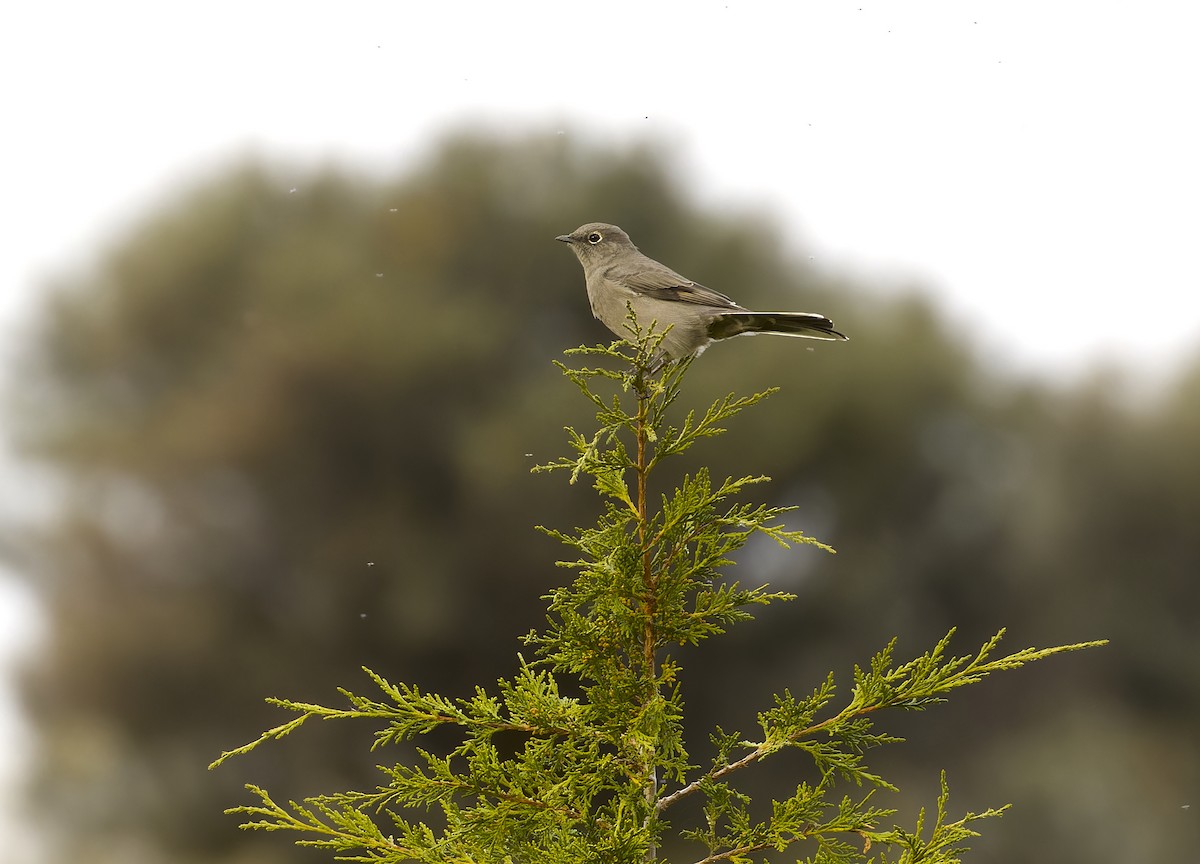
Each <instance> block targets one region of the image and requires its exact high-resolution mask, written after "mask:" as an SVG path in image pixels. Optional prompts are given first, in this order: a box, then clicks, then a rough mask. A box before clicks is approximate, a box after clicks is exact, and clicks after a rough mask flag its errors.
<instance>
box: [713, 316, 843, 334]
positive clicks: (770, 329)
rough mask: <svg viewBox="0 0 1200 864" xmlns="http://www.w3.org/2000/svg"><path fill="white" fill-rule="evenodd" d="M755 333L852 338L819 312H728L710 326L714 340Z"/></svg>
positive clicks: (714, 320) (718, 317)
mask: <svg viewBox="0 0 1200 864" xmlns="http://www.w3.org/2000/svg"><path fill="white" fill-rule="evenodd" d="M754 333H773V334H775V335H778V336H802V337H804V338H806V339H824V340H826V341H845V340H846V339H847V338H849V337H847V336H846V335H845V334H843V333H839V332H838V331H837V330H834V329H833V322H832V321H830V320H829V319H828V318H826V317H825V316H824V315H818V314H817V313H815V312H724V313H722V314H721V315H718V316H717V317H716V318H714V319H713V322H712V323H711V324H710V325H709V327H708V335H709V336H710V337H711V338H713V339H729V338H730V337H732V336H742V335H744V334H754Z"/></svg>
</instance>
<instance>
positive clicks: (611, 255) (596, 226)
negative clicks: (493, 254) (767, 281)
mask: <svg viewBox="0 0 1200 864" xmlns="http://www.w3.org/2000/svg"><path fill="white" fill-rule="evenodd" d="M555 239H556V240H561V241H562V242H563V243H567V244H569V245H570V247H571V250H572V251H573V252H574V253H575V255H576V257H578V258H579V263H580V264H582V265H583V275H584V278H585V279H586V280H587V293H588V300H589V302H590V303H591V304H592V314H593V315H595V316H596V317H597V318H598V319H600V321H601V322H602V323H603V324H604V326H605V327H607V328H608V329H609V330H611V331H612V332H613V333H616V334H617V335H618V336H621V337H624V336H626V335H627V331H626V330H625V324H626V321H627V319H628V315H629V310H628V308H627V304H632V305H633V312H634V314H635V315H636V316H637V320H638V322H639V324H640V325H641V326H643V327H649V326H650V323H651V322H652V321H657V322H658V327H657V329H658V330H659V331H662V330H666V329H667V327H668V326H669V327H670V330H669V331H668V332H667V334H666V336H665V337H664V338H663V341H662V346H661V349H660V353H661V355H662V356H660V357H659V358H658V359H659V362H660V363H661V362H663V361H665V360H682V359H684V358H685V357H694V356H697V355H699V354H700V352H702V351H703V350H704V349H705V348H707V347H708V346H709V345H710V344H712V343H713V342H715V341H717V340H719V339H729V338H731V337H733V336H743V335H746V334H755V333H773V334H776V335H778V336H802V337H805V338H808V339H824V340H826V341H836V340H845V339H846V337H845V336H844V335H842V334H841V333H839V332H838V331H836V330H834V329H833V322H832V321H830V320H829V319H828V318H826V317H825V316H824V315H818V314H816V313H815V312H751V311H750V310H749V309H745V308H743V307H741V306H739V305H738V304H736V303H734V302H733V301H732V300H730V299H729V298H728V297H726V296H725V295H724V294H721V293H719V292H717V291H713V290H712V289H711V288H705V287H704V286H703V285H701V284H699V283H698V282H693V281H692V280H691V279H685V278H684V277H683V276H680V275H679V274H678V273H676V272H675V271H674V270H672V269H671V268H670V267H667V266H666V265H664V264H659V263H658V262H657V261H655V260H654V259H653V258H647V257H646V256H645V255H643V254H642V253H641V251H640V250H639V249H638V248H637V247H636V246H634V245H633V241H631V240H630V239H629V235H628V234H626V233H625V232H624V231H622V230H621V229H620V228H618V227H617V226H616V225H606V224H605V223H603V222H589V223H588V224H587V225H581V226H580V227H578V228H576V229H575V230H574V231H572V232H571V233H570V234H562V235H559V236H558V237H556V238H555Z"/></svg>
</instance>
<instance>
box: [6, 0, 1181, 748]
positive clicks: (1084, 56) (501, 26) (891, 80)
mask: <svg viewBox="0 0 1200 864" xmlns="http://www.w3.org/2000/svg"><path fill="white" fill-rule="evenodd" d="M1198 23H1200V6H1197V5H1196V4H1194V3H1191V2H1186V0H1179V2H1167V0H1143V2H1138V3H1131V2H1124V3H1116V2H1103V0H1092V2H1054V0H1040V2H1039V0H1009V2H1005V3H999V2H991V3H984V2H971V0H941V2H904V3H897V2H889V3H884V2H865V0H862V2H836V3H835V2H809V3H799V2H787V3H785V2H764V0H760V2H755V3H749V2H738V0H728V2H703V0H691V2H664V0H641V2H633V0H603V2H595V0H593V2H578V0H577V2H573V3H564V2H561V0H560V2H554V3H550V2H524V3H522V2H509V3H496V2H487V3H484V2H479V3H454V2H441V3H433V2H421V3H416V2H402V0H392V2H377V0H376V2H350V3H343V4H333V3H306V2H297V0H292V2H246V0H243V2H237V3H233V2H224V0H212V2H207V3H204V4H182V3H164V2H161V0H160V2H153V3H151V2H127V0H109V2H104V3H91V2H88V3H84V2H78V3H69V2H57V3H56V2H40V3H34V2H29V0H26V2H23V3H22V2H10V3H8V4H6V5H5V7H4V11H3V12H0V111H2V112H3V113H2V117H3V125H4V128H5V129H6V130H7V131H6V132H4V133H2V134H3V142H4V143H3V149H2V150H0V153H2V155H3V158H2V159H0V190H3V191H2V194H3V206H2V207H0V340H3V344H4V345H5V346H6V347H5V349H3V350H8V347H7V346H11V340H12V337H13V335H14V334H17V333H19V328H20V321H21V320H22V318H23V316H24V315H25V314H27V312H28V310H29V309H30V308H32V307H33V306H34V305H35V303H36V300H37V297H38V292H39V283H41V282H42V280H43V279H44V278H45V277H46V276H47V275H50V274H53V273H55V272H60V271H62V270H63V269H65V268H67V267H70V266H72V265H74V264H78V263H80V262H83V261H86V260H87V257H88V256H89V255H91V254H94V252H95V251H96V249H97V244H100V243H102V242H104V241H105V240H106V239H110V238H111V237H112V236H113V233H114V232H115V231H118V230H119V229H120V228H122V227H123V226H124V225H126V224H128V222H129V221H130V220H132V219H133V218H134V217H135V216H136V215H137V214H138V213H139V212H141V211H142V210H143V208H145V207H146V206H148V202H151V201H155V200H162V199H163V198H164V197H169V195H170V194H171V191H172V189H173V188H174V186H173V184H175V183H178V182H179V181H181V180H188V179H190V178H191V177H192V176H193V175H194V174H195V172H196V171H198V170H199V169H202V168H205V167H208V166H211V165H212V164H214V163H217V162H220V161H223V160H227V159H230V158H233V157H236V156H237V155H239V154H241V153H243V152H245V150H246V149H248V148H252V149H254V150H257V151H258V152H260V153H264V154H271V153H280V154H283V155H286V156H287V157H289V158H292V159H301V160H314V161H315V160H318V159H322V158H326V157H330V156H332V157H336V158H339V159H341V160H343V161H345V162H346V163H347V164H349V165H352V166H353V165H379V166H387V165H394V164H395V163H396V160H397V159H398V158H403V157H405V156H411V155H413V154H415V153H418V152H421V151H422V150H423V149H424V148H426V147H428V146H429V145H430V143H431V141H432V136H433V135H434V134H436V133H437V132H438V131H440V130H444V129H446V128H447V127H449V126H451V125H454V124H457V123H461V122H465V121H470V120H486V121H487V122H488V123H490V124H491V125H492V126H494V127H496V128H498V129H512V130H521V129H525V128H548V127H551V126H555V128H558V126H561V128H562V129H564V130H567V132H568V133H569V134H591V135H597V136H600V137H602V138H607V139H611V140H616V141H622V140H628V139H630V138H635V137H640V136H657V137H660V138H662V139H665V140H667V141H669V142H671V143H672V145H677V146H678V148H679V152H680V154H681V158H682V159H683V161H684V164H685V165H686V166H688V168H689V170H690V172H691V174H692V175H693V177H694V182H695V183H696V185H697V189H698V191H699V192H700V194H701V196H702V198H703V200H704V201H705V202H707V203H709V204H710V205H713V206H720V205H721V204H723V203H727V204H736V205H737V206H744V205H751V206H757V205H761V206H764V207H768V208H770V209H772V210H774V211H775V212H776V213H777V214H778V215H779V217H780V219H781V220H782V221H783V224H784V225H785V226H786V230H787V232H788V234H789V236H791V237H792V238H794V240H795V241H796V243H797V247H798V248H800V249H803V250H804V251H805V253H806V254H808V255H811V256H813V260H814V263H815V264H817V265H818V266H823V267H827V268H829V269H832V270H843V271H851V272H854V273H857V274H861V275H862V276H864V278H867V279H870V280H876V281H878V282H879V283H881V284H884V285H911V284H913V283H919V284H923V285H925V286H927V287H928V288H929V289H930V290H931V291H933V292H934V293H935V294H936V295H937V296H938V297H940V298H941V299H942V300H943V301H944V303H945V304H946V306H947V308H948V309H949V310H950V312H951V314H952V315H953V317H954V320H955V321H957V322H959V323H961V324H962V326H964V327H967V328H969V332H971V333H973V334H974V335H975V337H976V338H977V339H978V340H979V342H980V344H981V346H982V348H983V350H984V351H985V352H986V353H987V354H988V355H989V356H991V357H993V358H995V359H996V360H998V361H1000V362H1004V363H1008V364H1013V365H1016V366H1018V367H1019V368H1022V369H1025V370H1028V371H1033V372H1038V373H1044V374H1047V375H1054V376H1059V377H1061V376H1067V377H1070V376H1073V375H1076V374H1078V373H1079V372H1080V371H1081V370H1083V369H1084V368H1086V367H1087V366H1089V365H1090V364H1092V363H1094V362H1096V361H1098V360H1105V361H1116V362H1121V363H1128V364H1131V365H1134V366H1136V367H1139V368H1141V369H1156V370H1162V369H1164V368H1169V367H1170V366H1171V365H1172V364H1174V363H1176V362H1177V361H1178V359H1179V358H1180V357H1181V356H1183V354H1184V352H1185V351H1186V352H1191V353H1192V354H1195V352H1196V351H1197V350H1198V348H1200V256H1198V255H1197V251H1196V246H1197V241H1198V238H1200V168H1198V162H1200V156H1198V154H1200V111H1198V109H1197V106H1198V104H1200V99H1198V97H1197V86H1198V85H1200V50H1197V47H1196V39H1197V33H1198V32H1200V30H1198V28H1197V24H1198ZM556 124H557V125H556ZM596 217H597V218H604V214H596ZM562 227H563V230H568V229H570V228H573V227H574V226H573V225H565V226H562ZM721 287H722V288H724V289H728V290H730V291H733V290H735V289H734V287H733V286H721ZM831 314H832V313H831ZM835 317H836V314H835ZM0 588H4V582H3V580H0ZM6 596H7V594H3V595H0V603H4V602H5V600H4V597H6ZM2 620H3V619H2V618H0V621H2ZM0 641H3V636H2V634H0ZM0 653H2V652H0ZM2 704H3V703H2V701H0V705H2ZM0 716H2V715H0ZM7 749H9V748H6V747H3V746H0V752H4V751H5V750H7Z"/></svg>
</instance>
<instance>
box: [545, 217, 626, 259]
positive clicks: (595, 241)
mask: <svg viewBox="0 0 1200 864" xmlns="http://www.w3.org/2000/svg"><path fill="white" fill-rule="evenodd" d="M554 239H555V240H561V241H562V242H563V243H566V244H567V245H568V246H570V247H571V251H573V252H574V253H575V255H576V256H577V257H578V258H579V260H580V262H581V263H582V264H583V265H584V267H587V265H588V264H598V263H602V262H604V261H607V260H608V259H609V258H611V257H612V256H614V255H616V254H617V253H619V252H622V251H625V250H630V249H632V250H634V251H637V247H636V246H634V245H633V241H632V240H630V239H629V235H628V234H626V233H625V232H624V231H622V230H621V229H620V228H618V227H617V226H616V225H609V224H607V223H605V222H589V223H587V224H586V225H580V226H579V227H578V228H576V229H575V230H574V231H572V232H571V233H570V234H560V235H558V236H557V237H555V238H554Z"/></svg>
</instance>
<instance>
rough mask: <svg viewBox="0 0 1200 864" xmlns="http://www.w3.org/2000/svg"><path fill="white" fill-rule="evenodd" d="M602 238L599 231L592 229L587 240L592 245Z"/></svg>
mask: <svg viewBox="0 0 1200 864" xmlns="http://www.w3.org/2000/svg"><path fill="white" fill-rule="evenodd" d="M603 239H604V238H603V237H602V236H600V232H599V231H593V232H592V233H591V234H589V235H588V242H589V243H591V244H592V245H593V246H595V245H596V244H597V243H599V242H600V241H601V240H603Z"/></svg>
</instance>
